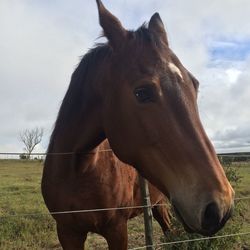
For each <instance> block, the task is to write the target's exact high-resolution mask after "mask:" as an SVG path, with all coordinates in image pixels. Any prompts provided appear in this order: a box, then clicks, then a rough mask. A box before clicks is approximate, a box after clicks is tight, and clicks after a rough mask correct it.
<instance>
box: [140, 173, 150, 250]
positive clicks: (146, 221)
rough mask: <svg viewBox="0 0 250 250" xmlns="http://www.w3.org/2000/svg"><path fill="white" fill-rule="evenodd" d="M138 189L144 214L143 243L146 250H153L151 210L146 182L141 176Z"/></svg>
mask: <svg viewBox="0 0 250 250" xmlns="http://www.w3.org/2000/svg"><path fill="white" fill-rule="evenodd" d="M139 182H140V189H141V197H142V204H143V206H144V208H143V214H144V228H145V241H146V246H147V247H146V249H147V250H153V249H154V247H153V245H154V242H153V223H152V210H151V201H150V195H149V190H148V182H147V181H146V180H145V179H144V178H143V177H141V176H139Z"/></svg>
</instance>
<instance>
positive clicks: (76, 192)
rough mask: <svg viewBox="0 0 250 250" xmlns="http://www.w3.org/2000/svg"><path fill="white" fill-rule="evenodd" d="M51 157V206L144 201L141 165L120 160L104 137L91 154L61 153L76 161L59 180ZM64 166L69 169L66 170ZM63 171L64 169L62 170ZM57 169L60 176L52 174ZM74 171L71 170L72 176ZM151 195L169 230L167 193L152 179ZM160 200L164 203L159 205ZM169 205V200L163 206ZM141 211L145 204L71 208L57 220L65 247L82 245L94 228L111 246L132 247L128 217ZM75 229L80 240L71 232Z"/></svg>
mask: <svg viewBox="0 0 250 250" xmlns="http://www.w3.org/2000/svg"><path fill="white" fill-rule="evenodd" d="M54 157H55V156H54V155H53V156H48V157H47V159H46V164H45V170H44V179H45V180H44V181H43V186H44V188H43V194H44V198H45V200H46V203H47V206H48V208H49V210H50V211H72V210H73V211H79V210H89V209H90V210H92V209H99V208H101V209H102V208H121V207H134V206H141V204H142V202H141V200H142V199H141V192H140V188H139V178H138V173H137V171H136V170H135V169H134V168H132V167H131V166H129V165H127V164H124V163H123V162H121V161H120V160H119V159H118V158H117V157H116V156H115V155H114V153H113V152H112V151H111V150H109V144H108V141H107V140H105V141H104V142H102V143H101V144H100V145H99V146H98V147H96V148H95V151H94V152H89V153H88V154H85V153H79V154H77V153H76V154H75V155H71V154H70V155H67V156H63V157H62V156H59V157H62V160H63V161H64V160H66V161H67V159H66V158H68V159H69V160H70V161H71V164H69V165H67V166H66V167H69V168H74V170H72V169H70V171H69V169H64V166H65V165H61V166H60V167H61V168H62V169H61V171H62V172H64V171H65V172H64V173H66V174H67V175H68V177H67V178H65V177H62V179H61V180H59V178H58V177H59V176H58V175H59V174H60V173H58V172H54V171H53V169H50V168H49V166H50V165H49V162H50V160H52V161H53V160H54V159H53V158H54ZM63 169H64V171H63ZM61 171H60V172H61ZM53 173H54V174H56V175H57V179H55V178H54V177H52V179H51V176H53ZM70 175H71V176H70ZM149 191H150V199H151V202H152V205H156V206H153V208H152V212H153V216H154V218H155V219H156V220H157V221H158V222H159V224H160V225H161V227H162V230H163V232H164V233H165V234H166V233H167V232H168V231H169V226H170V220H169V214H168V210H167V207H166V206H165V205H166V204H165V197H164V195H163V194H162V193H161V192H160V191H158V189H156V188H155V187H154V186H153V185H151V184H149ZM158 205H159V206H158ZM162 205H164V206H162ZM141 213H142V208H128V209H121V210H117V209H110V210H109V209H108V210H105V211H97V212H86V213H84V212H82V213H74V212H73V213H70V212H69V214H64V215H54V218H55V219H56V221H57V230H58V236H59V240H60V242H61V244H62V246H63V248H64V249H83V246H84V241H85V240H86V237H87V233H88V232H94V233H98V234H100V235H102V236H103V237H105V238H106V240H107V242H108V244H109V247H110V249H123V248H124V249H125V248H126V247H127V220H128V219H131V218H133V217H135V216H138V215H139V214H141ZM72 232H74V235H75V237H76V240H74V239H72V238H71V234H72Z"/></svg>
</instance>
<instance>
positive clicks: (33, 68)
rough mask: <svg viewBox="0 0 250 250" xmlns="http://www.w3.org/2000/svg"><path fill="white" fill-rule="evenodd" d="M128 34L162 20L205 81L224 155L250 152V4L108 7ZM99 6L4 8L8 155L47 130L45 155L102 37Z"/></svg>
mask: <svg viewBox="0 0 250 250" xmlns="http://www.w3.org/2000/svg"><path fill="white" fill-rule="evenodd" d="M103 2H104V4H105V5H106V7H107V8H108V9H109V10H110V11H111V12H113V13H114V14H115V15H116V16H118V17H119V19H120V20H121V21H122V23H123V25H124V26H125V27H126V28H128V29H136V28H137V27H138V26H140V25H141V24H142V23H143V22H144V21H149V19H150V17H151V15H152V14H153V13H154V12H159V13H160V15H161V17H162V20H163V22H164V24H165V27H166V30H167V32H168V37H169V41H170V45H171V47H172V49H173V50H174V51H175V52H176V54H177V56H178V57H179V58H180V59H181V61H182V62H183V64H184V65H185V66H186V67H187V68H188V69H189V70H190V71H191V72H192V73H193V74H194V75H195V76H196V77H197V78H198V79H199V81H200V92H199V109H200V114H201V118H202V121H203V124H204V126H205V129H206V131H207V132H208V135H209V137H210V138H211V140H212V141H213V143H214V145H215V147H216V150H217V152H234V151H250V15H249V10H250V1H249V0H237V1H236V0H220V1H218V0H204V1H200V0H188V1H183V0H175V1H173V0H143V1H142V0H103ZM100 32H101V28H100V27H99V24H98V18H97V8H96V4H95V1H94V0H88V1H87V0H71V1H68V0H60V1H59V0H54V1H50V0H1V1H0V86H1V87H0V151H2V152H8V151H14V152H15V151H18V152H20V151H22V150H23V146H22V144H21V143H20V142H19V141H18V134H19V132H20V131H22V130H24V129H26V128H34V127H43V128H44V129H45V136H44V139H43V142H42V144H41V145H39V147H38V148H37V149H36V152H43V151H45V149H46V147H47V143H48V138H49V136H50V133H51V130H52V128H53V123H54V121H55V119H56V114H57V112H58V109H59V107H60V103H61V100H62V98H63V96H64V94H65V91H66V89H67V87H68V84H69V81H70V76H71V74H72V72H73V70H74V69H75V67H76V65H77V64H78V62H79V59H80V57H81V56H82V55H83V54H84V53H86V51H87V50H88V49H89V48H91V47H92V46H93V44H94V43H95V42H96V38H97V37H98V36H99V35H100Z"/></svg>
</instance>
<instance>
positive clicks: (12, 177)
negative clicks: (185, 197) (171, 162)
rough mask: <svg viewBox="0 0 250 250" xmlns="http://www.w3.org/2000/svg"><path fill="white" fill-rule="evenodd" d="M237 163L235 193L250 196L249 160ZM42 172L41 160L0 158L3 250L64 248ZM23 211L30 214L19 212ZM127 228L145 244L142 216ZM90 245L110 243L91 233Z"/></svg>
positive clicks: (135, 241)
mask: <svg viewBox="0 0 250 250" xmlns="http://www.w3.org/2000/svg"><path fill="white" fill-rule="evenodd" d="M238 165H239V164H237V168H238V169H239V172H240V175H241V176H242V179H241V182H240V183H239V185H238V186H237V187H236V196H237V197H242V196H250V164H240V165H239V166H238ZM41 172H42V163H41V162H39V161H19V160H0V249H1V250H4V249H6V250H10V249H32V250H33V249H61V248H60V245H59V243H58V240H57V236H56V233H55V232H56V230H55V223H54V221H53V219H52V218H51V217H50V216H49V215H47V209H46V207H45V205H44V203H43V199H42V196H41V193H40V182H41ZM244 203H245V207H247V209H246V210H245V211H244V222H243V226H242V228H241V232H246V231H250V200H245V201H244ZM20 214H29V215H27V216H25V215H24V216H18V215H20ZM38 214H39V215H38ZM128 228H129V248H132V247H137V246H143V245H144V234H143V229H144V228H143V219H142V217H137V218H135V219H133V220H131V221H130V222H129V225H128ZM154 234H155V235H154V238H155V241H156V242H160V238H161V237H162V234H161V230H160V228H159V226H158V225H157V224H156V223H154ZM249 238H250V236H249V235H248V236H244V237H241V238H239V244H238V247H237V249H250V240H249ZM87 249H107V245H106V242H105V241H104V240H103V239H102V238H101V237H99V236H96V235H93V234H90V235H89V237H88V241H87ZM177 249H178V248H177ZM179 249H180V248H179ZM228 250H229V249H228Z"/></svg>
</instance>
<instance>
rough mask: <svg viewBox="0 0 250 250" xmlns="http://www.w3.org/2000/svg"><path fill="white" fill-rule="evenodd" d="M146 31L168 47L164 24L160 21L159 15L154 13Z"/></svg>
mask: <svg viewBox="0 0 250 250" xmlns="http://www.w3.org/2000/svg"><path fill="white" fill-rule="evenodd" d="M148 29H149V31H150V32H151V33H153V34H154V35H155V36H156V37H157V38H159V39H160V40H161V41H162V42H163V43H165V45H167V46H168V38H167V33H166V31H165V28H164V24H163V22H162V20H161V17H160V15H159V13H157V12H156V13H155V14H154V15H153V16H152V17H151V19H150V21H149V24H148Z"/></svg>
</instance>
